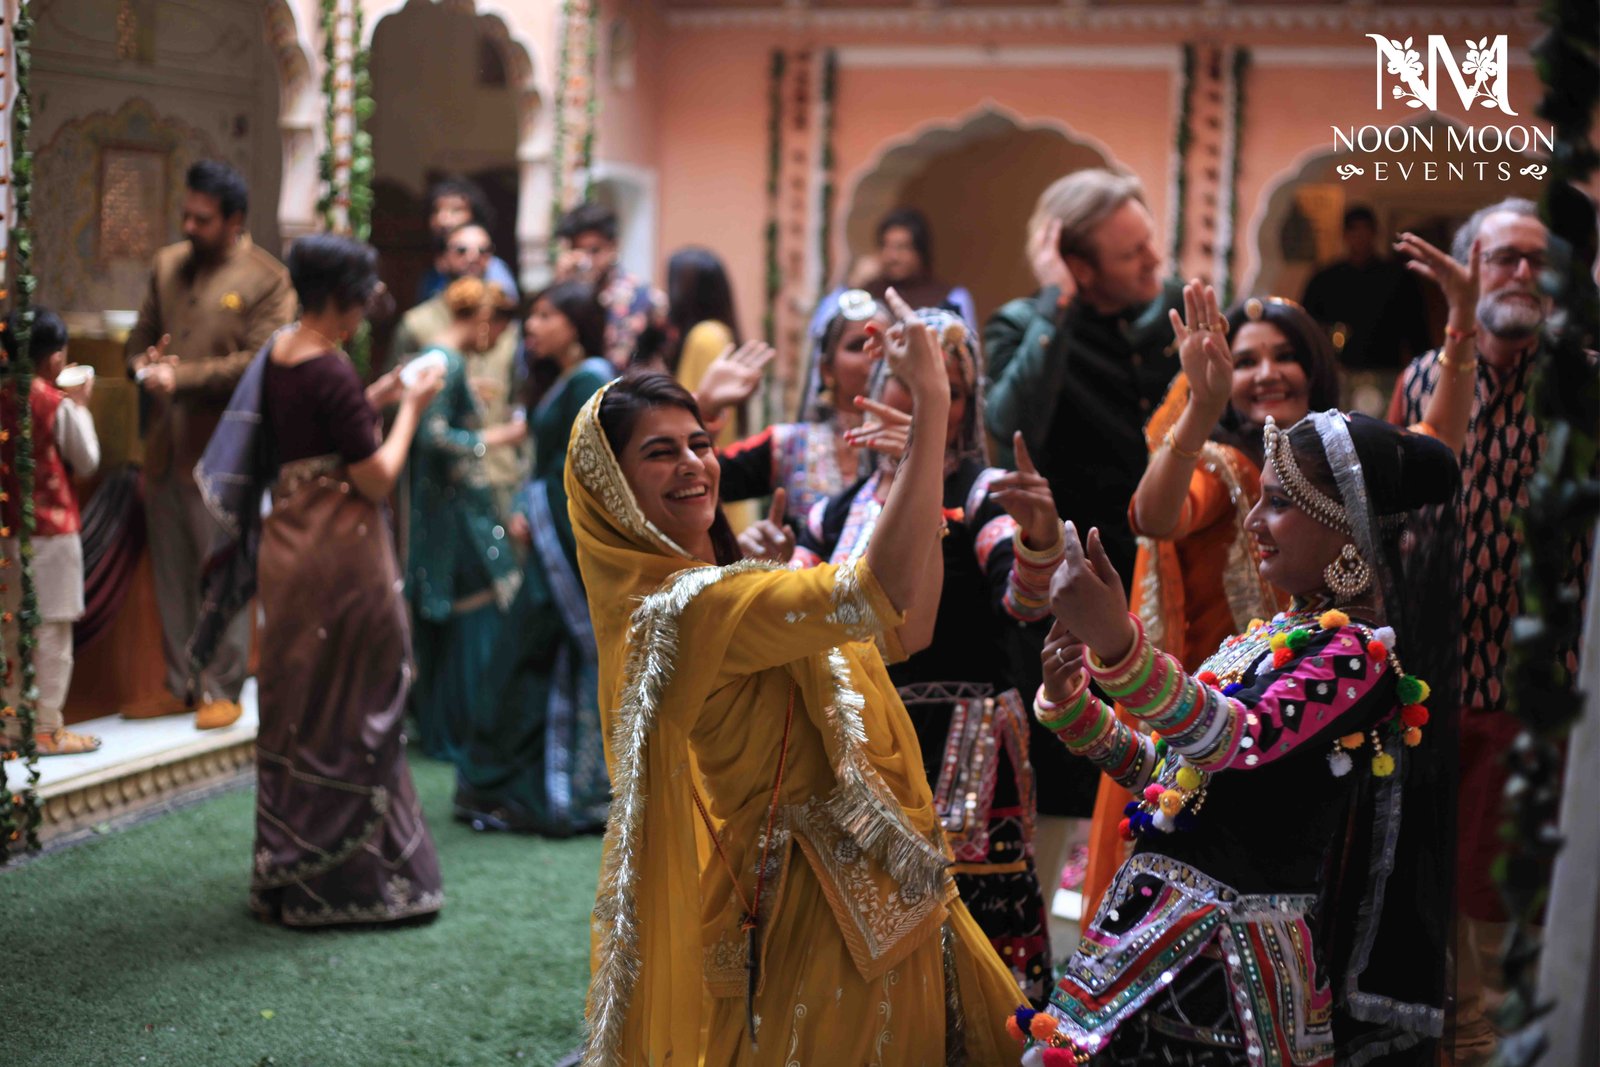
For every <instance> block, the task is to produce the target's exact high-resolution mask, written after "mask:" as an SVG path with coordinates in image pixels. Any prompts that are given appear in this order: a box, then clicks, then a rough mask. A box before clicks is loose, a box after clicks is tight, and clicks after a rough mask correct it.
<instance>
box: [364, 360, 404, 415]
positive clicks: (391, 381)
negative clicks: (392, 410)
mask: <svg viewBox="0 0 1600 1067" xmlns="http://www.w3.org/2000/svg"><path fill="white" fill-rule="evenodd" d="M405 391H406V389H405V385H404V383H402V382H401V381H400V368H399V367H396V368H395V369H394V370H392V371H390V372H389V373H387V374H384V375H381V376H380V377H379V378H378V379H377V381H375V382H373V383H372V384H371V385H369V386H367V403H369V404H371V405H372V406H373V407H375V408H377V409H378V410H379V411H382V410H383V409H384V408H386V407H388V406H389V405H390V404H395V403H399V401H400V397H401V396H402V395H403V394H404V393H405Z"/></svg>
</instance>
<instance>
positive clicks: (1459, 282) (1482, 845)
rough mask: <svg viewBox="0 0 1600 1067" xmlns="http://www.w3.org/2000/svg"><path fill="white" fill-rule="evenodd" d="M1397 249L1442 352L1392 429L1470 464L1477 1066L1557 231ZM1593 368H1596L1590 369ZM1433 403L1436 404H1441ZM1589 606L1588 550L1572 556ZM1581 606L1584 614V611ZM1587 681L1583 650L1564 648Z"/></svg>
mask: <svg viewBox="0 0 1600 1067" xmlns="http://www.w3.org/2000/svg"><path fill="white" fill-rule="evenodd" d="M1396 247H1397V248H1398V249H1399V250H1400V251H1402V252H1405V253H1406V254H1408V255H1409V256H1410V257H1411V263H1410V267H1411V269H1412V270H1413V271H1415V272H1416V273H1418V274H1421V275H1423V276H1424V277H1427V278H1430V279H1432V280H1433V281H1434V282H1436V283H1437V284H1438V285H1439V287H1440V288H1441V289H1443V290H1444V294H1445V298H1446V300H1447V302H1448V303H1449V307H1450V312H1449V321H1448V324H1447V325H1446V327H1445V339H1444V344H1443V345H1441V346H1440V347H1439V348H1438V349H1437V350H1436V351H1433V352H1429V353H1427V354H1425V355H1422V356H1419V357H1418V358H1417V359H1416V360H1414V361H1413V362H1412V364H1411V366H1410V367H1409V368H1407V370H1406V372H1405V373H1404V374H1403V375H1401V378H1400V383H1399V386H1398V388H1397V389H1396V391H1395V395H1394V400H1393V403H1392V404H1391V406H1390V410H1389V417H1390V421H1391V422H1397V423H1401V424H1403V425H1410V424H1413V423H1416V422H1419V421H1421V420H1422V419H1423V417H1424V413H1426V415H1427V418H1428V423H1429V425H1430V427H1431V429H1432V430H1434V431H1435V432H1436V433H1437V434H1438V436H1439V437H1440V438H1441V439H1442V440H1443V441H1445V443H1447V444H1449V445H1450V446H1451V447H1453V448H1456V449H1459V450H1460V453H1461V501H1460V505H1459V507H1460V518H1461V538H1462V551H1461V559H1462V571H1461V610H1462V620H1461V621H1462V627H1461V630H1462V634H1461V638H1462V639H1461V646H1462V647H1461V652H1462V664H1461V675H1460V686H1461V698H1460V708H1461V718H1460V730H1461V742H1460V758H1461V762H1460V766H1459V770H1458V784H1457V788H1456V794H1457V796H1458V797H1459V802H1458V808H1457V826H1456V840H1457V857H1456V904H1457V908H1458V915H1457V923H1456V930H1457V937H1456V953H1457V962H1456V998H1457V1000H1456V1003H1457V1008H1456V1027H1455V1041H1454V1048H1453V1054H1454V1063H1455V1064H1456V1065H1457V1067H1472V1065H1477V1064H1481V1063H1484V1062H1486V1061H1487V1060H1488V1058H1489V1056H1490V1055H1491V1054H1492V1053H1493V1052H1494V1049H1495V1046H1496V1041H1497V1035H1496V1033H1495V1031H1494V1029H1493V1027H1492V1025H1491V1023H1490V1018H1491V1017H1492V1010H1493V1007H1494V1003H1495V1002H1496V1001H1497V999H1498V996H1499V994H1497V993H1496V992H1495V988H1496V987H1497V986H1498V985H1499V982H1498V980H1497V979H1498V977H1499V974H1500V968H1499V959H1498V957H1499V952H1500V948H1501V944H1502V942H1503V940H1504V936H1505V930H1506V927H1505V923H1506V918H1507V917H1506V915H1505V912H1504V909H1503V907H1502V905H1501V901H1500V894H1499V891H1498V888H1497V887H1496V886H1495V884H1494V882H1493V880H1492V877H1491V874H1490V872H1491V870H1492V869H1493V866H1494V863H1495V859H1496V857H1497V856H1499V854H1500V853H1501V852H1502V850H1503V847H1502V843H1501V841H1500V838H1499V833H1500V825H1501V815H1502V812H1501V800H1502V798H1503V797H1504V795H1505V785H1506V768H1505V754H1506V753H1507V752H1508V751H1510V750H1511V747H1512V742H1513V741H1514V739H1515V738H1516V735H1517V732H1518V723H1517V720H1516V719H1515V718H1514V717H1513V716H1512V715H1511V714H1510V713H1509V712H1508V711H1507V710H1506V694H1505V688H1504V679H1505V664H1506V656H1507V639H1508V637H1509V635H1510V630H1511V625H1512V619H1514V618H1515V617H1516V616H1517V615H1518V614H1519V612H1520V610H1521V609H1520V604H1519V598H1518V594H1517V582H1518V578H1519V570H1520V557H1521V550H1522V539H1521V537H1520V536H1519V535H1518V533H1517V531H1516V529H1515V528H1514V527H1513V526H1512V524H1511V523H1510V522H1509V521H1508V520H1509V518H1510V515H1511V509H1512V508H1515V507H1522V506H1525V505H1526V504H1527V503H1528V485H1529V482H1530V481H1531V479H1532V478H1533V476H1534V472H1535V471H1536V470H1537V469H1538V466H1539V463H1540V460H1541V458H1542V457H1543V455H1544V450H1545V446H1546V443H1547V442H1546V438H1545V434H1544V432H1543V430H1542V428H1541V426H1540V423H1539V422H1538V420H1537V419H1535V417H1534V412H1533V411H1532V409H1531V407H1530V404H1529V393H1528V388H1529V384H1530V380H1531V378H1532V375H1533V372H1534V365H1535V363H1536V361H1537V354H1538V350H1539V344H1540V340H1541V328H1542V327H1543V326H1544V323H1545V320H1546V319H1547V318H1548V317H1549V315H1550V313H1551V311H1552V310H1553V304H1552V301H1551V299H1550V298H1549V297H1548V296H1547V295H1546V294H1545V292H1544V291H1543V289H1542V287H1541V285H1540V275H1541V274H1543V272H1544V271H1545V269H1546V267H1547V266H1548V265H1549V264H1550V262H1551V259H1552V252H1553V251H1554V250H1553V249H1552V248H1551V245H1550V233H1549V231H1548V230H1547V229H1546V228H1545V226H1544V223H1542V222H1541V221H1540V220H1539V211H1538V208H1537V207H1535V206H1534V204H1533V203H1532V201H1529V200H1522V199H1509V200H1503V201H1501V202H1500V203H1497V204H1493V205H1490V206H1489V207H1486V208H1483V209H1482V210H1480V211H1478V212H1477V213H1476V214H1474V215H1473V216H1472V217H1471V218H1470V219H1468V220H1467V222H1466V224H1465V225H1464V226H1462V227H1461V229H1460V230H1459V231H1458V232H1457V233H1456V237H1455V241H1454V243H1453V245H1452V253H1453V254H1446V253H1445V252H1443V251H1441V250H1440V249H1437V248H1435V247H1433V246H1432V245H1430V244H1428V243H1427V242H1426V241H1424V240H1422V239H1421V238H1419V237H1417V236H1416V235H1414V234H1409V233H1407V234H1401V235H1400V239H1399V241H1398V242H1397V243H1396ZM1591 363H1592V360H1591ZM1430 401H1432V403H1430ZM1565 554H1566V556H1567V558H1568V559H1570V561H1571V564H1572V566H1571V571H1570V575H1569V580H1570V581H1571V582H1572V585H1573V587H1574V592H1575V595H1578V596H1580V597H1581V596H1582V594H1583V590H1584V589H1585V588H1586V586H1587V584H1588V583H1587V582H1586V581H1584V580H1583V575H1584V573H1585V571H1586V568H1587V565H1588V560H1587V554H1588V544H1587V542H1586V541H1584V540H1582V539H1580V540H1578V541H1576V542H1575V543H1574V544H1573V545H1571V546H1570V548H1569V549H1568V550H1567V552H1566V553H1565ZM1581 610H1582V609H1581V608H1580V612H1581ZM1557 655H1558V656H1560V657H1561V658H1562V659H1563V661H1564V664H1565V666H1566V668H1567V669H1568V670H1569V671H1572V672H1574V673H1576V671H1577V668H1578V664H1577V650H1576V649H1571V648H1568V649H1560V650H1557Z"/></svg>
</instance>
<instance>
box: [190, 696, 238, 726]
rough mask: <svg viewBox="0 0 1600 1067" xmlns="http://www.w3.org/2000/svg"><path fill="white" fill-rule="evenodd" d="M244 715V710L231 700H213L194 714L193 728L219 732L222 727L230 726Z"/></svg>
mask: <svg viewBox="0 0 1600 1067" xmlns="http://www.w3.org/2000/svg"><path fill="white" fill-rule="evenodd" d="M243 714H244V709H243V708H241V707H240V706H239V705H238V704H236V703H234V702H233V701H231V700H213V701H210V702H208V703H205V704H202V705H200V710H198V711H196V712H195V713H194V728H195V729H196V730H220V729H221V728H222V727H224V726H232V725H233V724H234V723H236V722H238V721H239V716H241V715H243Z"/></svg>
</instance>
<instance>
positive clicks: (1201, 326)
mask: <svg viewBox="0 0 1600 1067" xmlns="http://www.w3.org/2000/svg"><path fill="white" fill-rule="evenodd" d="M1167 315H1168V316H1169V317H1170V318H1171V320H1172V332H1173V336H1175V337H1176V338H1177V341H1178V359H1179V361H1180V362H1182V364H1183V374H1184V377H1185V378H1187V379H1188V380H1189V397H1190V402H1191V403H1193V404H1195V405H1197V406H1198V407H1199V408H1200V409H1201V411H1202V412H1204V413H1205V414H1206V415H1207V416H1209V417H1208V418H1206V419H1205V420H1204V421H1205V422H1206V424H1207V425H1210V424H1211V423H1214V422H1216V420H1217V419H1219V418H1221V417H1222V413H1223V412H1224V411H1226V410H1227V408H1228V396H1229V394H1231V393H1232V392H1233V353H1232V351H1230V350H1229V348H1228V335H1227V328H1228V320H1227V319H1226V318H1225V317H1224V316H1223V314H1222V309H1221V308H1219V307H1218V306H1217V291H1216V290H1215V289H1213V288H1212V287H1211V286H1209V285H1202V284H1201V283H1200V281H1199V279H1195V280H1194V281H1192V282H1190V283H1189V284H1187V285H1185V286H1184V287H1183V318H1181V319H1180V318H1179V317H1178V312H1177V311H1176V310H1171V311H1168V312H1167Z"/></svg>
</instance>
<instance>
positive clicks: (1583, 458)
mask: <svg viewBox="0 0 1600 1067" xmlns="http://www.w3.org/2000/svg"><path fill="white" fill-rule="evenodd" d="M1540 17H1541V19H1542V20H1543V21H1544V22H1545V23H1546V24H1548V25H1549V26H1550V31H1549V33H1547V34H1546V35H1545V36H1544V37H1543V38H1542V39H1541V40H1540V41H1539V43H1538V44H1537V45H1535V46H1534V56H1535V58H1536V60H1537V63H1538V69H1539V76H1540V78H1541V79H1542V80H1543V81H1544V83H1545V95H1544V98H1543V100H1542V101H1541V102H1540V104H1539V108H1538V111H1539V114H1540V115H1541V116H1542V117H1543V118H1545V119H1548V120H1549V121H1550V123H1551V125H1552V126H1553V127H1554V129H1555V151H1554V152H1553V153H1552V154H1551V158H1550V173H1549V175H1548V176H1547V178H1546V181H1545V185H1544V195H1543V196H1542V197H1541V203H1540V213H1541V215H1542V216H1543V218H1544V221H1545V224H1546V225H1547V226H1548V227H1549V228H1550V234H1551V238H1552V245H1555V244H1557V243H1559V242H1561V241H1564V242H1566V243H1567V245H1568V246H1569V247H1576V248H1584V247H1591V245H1590V241H1592V239H1593V236H1594V209H1593V207H1592V206H1590V205H1589V204H1588V203H1587V201H1586V199H1585V198H1584V197H1583V194H1581V193H1579V192H1577V191H1576V189H1575V187H1581V186H1582V184H1583V183H1584V182H1585V181H1586V180H1587V178H1588V177H1589V175H1590V174H1592V173H1593V172H1594V171H1595V169H1596V167H1597V165H1600V156H1597V154H1596V151H1595V146H1594V145H1593V144H1592V143H1591V142H1590V140H1589V131H1590V127H1591V123H1592V121H1593V117H1594V113H1595V109H1596V106H1597V105H1600V69H1597V63H1596V55H1595V46H1594V42H1595V41H1596V40H1597V39H1600V7H1596V6H1595V5H1594V4H1593V3H1562V2H1560V0H1549V2H1547V3H1546V4H1545V5H1544V9H1543V11H1542V12H1541V15H1540ZM1579 258H1580V257H1576V256H1570V257H1567V259H1568V260H1569V262H1568V263H1566V264H1565V271H1564V273H1554V272H1552V273H1548V274H1546V276H1545V279H1544V284H1545V287H1546V288H1547V289H1549V290H1552V295H1553V296H1554V298H1555V301H1556V305H1557V306H1558V307H1562V308H1564V309H1565V311H1566V321H1565V322H1564V323H1560V324H1554V323H1547V324H1546V327H1545V336H1544V341H1543V343H1542V344H1541V345H1540V346H1539V351H1538V353H1537V356H1536V359H1537V361H1538V362H1537V363H1536V365H1535V368H1534V377H1533V380H1532V383H1531V385H1530V387H1529V388H1530V396H1529V408H1530V410H1532V411H1533V413H1534V415H1535V417H1536V418H1537V419H1538V420H1539V422H1540V423H1541V426H1542V429H1543V430H1544V432H1545V434H1546V438H1545V441H1546V444H1545V453H1544V456H1543V458H1542V460H1541V461H1540V464H1539V469H1538V470H1537V472H1536V473H1535V474H1534V476H1533V478H1532V479H1530V481H1529V483H1528V504H1527V506H1526V507H1524V508H1520V509H1518V511H1517V512H1516V514H1515V515H1513V517H1512V528H1513V529H1514V530H1515V531H1516V533H1517V534H1518V535H1519V539H1520V542H1521V548H1520V550H1519V559H1520V562H1521V570H1522V574H1521V579H1520V586H1519V591H1520V594H1521V607H1522V614H1521V615H1520V616H1519V617H1518V618H1516V619H1514V620H1513V621H1512V624H1511V637H1510V642H1509V650H1508V651H1509V655H1508V658H1507V664H1506V676H1505V683H1506V706H1507V708H1508V710H1509V711H1510V712H1511V713H1512V714H1513V715H1515V716H1517V718H1518V719H1520V720H1521V721H1522V732H1521V733H1520V735H1519V736H1518V737H1517V739H1516V741H1515V742H1514V743H1513V744H1512V746H1511V751H1510V752H1509V753H1507V755H1506V760H1507V763H1508V767H1509V770H1510V776H1509V779H1508V781H1507V785H1506V789H1505V792H1504V794H1503V795H1504V796H1505V797H1506V805H1505V813H1504V818H1505V824H1504V829H1503V831H1502V835H1501V836H1502V837H1503V838H1504V839H1505V840H1506V842H1507V844H1506V852H1505V855H1503V856H1501V857H1500V858H1499V859H1498V860H1497V861H1496V864H1495V877H1496V881H1497V882H1498V883H1499V885H1500V893H1501V897H1502V899H1503V900H1504V902H1505V906H1506V910H1507V912H1508V914H1509V916H1510V918H1511V930H1510V933H1509V935H1508V936H1507V939H1506V947H1505V952H1504V956H1503V957H1502V966H1503V968H1504V971H1505V978H1506V990H1507V995H1506V999H1505V1001H1504V1004H1503V1006H1502V1007H1501V1008H1500V1011H1499V1018H1498V1022H1499V1026H1500V1029H1501V1032H1502V1033H1503V1034H1504V1035H1505V1036H1504V1037H1503V1038H1502V1040H1501V1043H1500V1047H1499V1050H1498V1053H1497V1055H1496V1058H1495V1061H1494V1062H1495V1063H1497V1064H1498V1065H1499V1067H1529V1065H1532V1064H1534V1063H1535V1062H1537V1061H1538V1060H1539V1059H1540V1057H1541V1056H1542V1054H1543V1051H1544V1047H1545V1044H1546V1039H1545V1036H1544V1033H1543V1026H1542V1023H1541V1022H1540V1017H1541V1016H1543V1015H1544V1014H1545V1012H1547V1011H1548V1010H1549V1007H1550V1000H1551V998H1553V997H1555V996H1556V995H1557V994H1558V992H1560V991H1558V990H1554V989H1547V990H1540V989H1538V988H1537V985H1536V982H1537V978H1538V970H1539V952H1540V944H1539V937H1538V933H1537V930H1536V926H1537V924H1539V923H1540V922H1541V912H1542V910H1543V908H1544V904H1545V901H1546V899H1547V898H1548V896H1549V892H1550V878H1551V872H1552V865H1553V864H1554V862H1555V857H1556V853H1557V852H1559V851H1560V849H1561V841H1560V839H1559V838H1558V836H1557V835H1556V834H1555V833H1554V832H1553V828H1554V827H1555V826H1557V825H1558V824H1559V820H1560V802H1561V801H1560V798H1561V775H1562V768H1563V762H1564V761H1563V760H1562V758H1561V751H1562V745H1563V739H1564V738H1565V737H1566V735H1567V733H1568V732H1569V731H1570V730H1571V729H1572V725H1573V724H1574V723H1575V722H1576V721H1577V719H1578V717H1579V716H1580V715H1581V714H1582V712H1583V694H1582V693H1580V692H1579V691H1578V689H1577V678H1576V677H1575V676H1574V675H1573V673H1572V672H1570V671H1568V670H1567V668H1566V662H1565V660H1566V652H1567V650H1569V649H1574V648H1579V647H1581V642H1582V632H1583V610H1582V609H1583V603H1582V595H1581V588H1580V587H1581V585H1582V584H1583V575H1582V573H1581V568H1577V567H1575V566H1574V565H1573V560H1572V556H1571V547H1572V545H1573V544H1574V542H1575V541H1579V542H1582V543H1583V544H1584V545H1585V546H1586V547H1588V546H1592V544H1593V538H1594V534H1595V521H1596V518H1597V517H1600V481H1597V480H1596V474H1595V471H1596V455H1597V449H1600V442H1597V440H1596V428H1597V427H1600V379H1597V376H1596V375H1595V372H1594V368H1593V366H1592V364H1591V363H1590V361H1589V356H1588V351H1587V349H1589V348H1590V347H1591V346H1592V345H1593V344H1594V342H1595V337H1596V336H1597V334H1600V299H1597V296H1596V291H1595V287H1594V284H1593V281H1592V280H1591V279H1590V278H1589V277H1587V274H1586V268H1587V264H1584V263H1580V262H1578V260H1579ZM1552 283H1553V284H1552ZM1575 572H1576V573H1575ZM1568 992H1569V994H1570V993H1571V992H1574V991H1568ZM1550 1067H1557V1065H1554V1064H1552V1065H1550Z"/></svg>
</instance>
